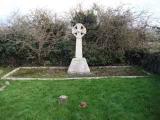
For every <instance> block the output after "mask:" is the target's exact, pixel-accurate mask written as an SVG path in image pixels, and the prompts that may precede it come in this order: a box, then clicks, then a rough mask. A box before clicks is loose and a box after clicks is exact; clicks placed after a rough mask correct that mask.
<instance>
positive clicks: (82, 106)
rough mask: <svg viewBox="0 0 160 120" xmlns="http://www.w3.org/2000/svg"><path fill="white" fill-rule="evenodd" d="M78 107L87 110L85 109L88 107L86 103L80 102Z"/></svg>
mask: <svg viewBox="0 0 160 120" xmlns="http://www.w3.org/2000/svg"><path fill="white" fill-rule="evenodd" d="M79 107H80V108H87V107H88V105H87V102H85V101H82V102H81V103H80V105H79Z"/></svg>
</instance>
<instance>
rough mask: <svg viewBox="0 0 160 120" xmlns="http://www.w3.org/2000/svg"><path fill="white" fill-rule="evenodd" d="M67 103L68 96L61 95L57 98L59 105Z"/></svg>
mask: <svg viewBox="0 0 160 120" xmlns="http://www.w3.org/2000/svg"><path fill="white" fill-rule="evenodd" d="M67 101H68V96H66V95H61V96H59V98H58V102H59V104H66V103H67Z"/></svg>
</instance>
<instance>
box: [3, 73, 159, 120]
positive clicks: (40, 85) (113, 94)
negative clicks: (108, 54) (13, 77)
mask: <svg viewBox="0 0 160 120" xmlns="http://www.w3.org/2000/svg"><path fill="white" fill-rule="evenodd" d="M60 95H67V96H69V100H68V104H67V105H64V106H62V105H59V104H58V102H57V98H58V96H60ZM81 101H86V102H87V103H88V108H86V109H81V108H79V103H80V102H81ZM0 120H160V77H158V76H150V77H146V78H132V79H127V78H126V79H122V78H108V79H99V80H75V81H74V80H68V81H14V82H13V81H12V82H11V85H10V86H9V87H7V88H6V89H5V91H3V92H0Z"/></svg>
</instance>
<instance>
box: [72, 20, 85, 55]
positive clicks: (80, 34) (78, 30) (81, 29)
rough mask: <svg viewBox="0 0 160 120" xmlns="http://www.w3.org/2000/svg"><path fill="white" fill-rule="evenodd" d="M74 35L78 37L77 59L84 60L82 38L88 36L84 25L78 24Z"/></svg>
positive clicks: (74, 29) (73, 30)
mask: <svg viewBox="0 0 160 120" xmlns="http://www.w3.org/2000/svg"><path fill="white" fill-rule="evenodd" d="M72 34H73V35H74V36H75V37H76V52H75V57H76V58H82V57H83V55H82V37H83V36H84V35H85V34H86V28H85V27H84V25H83V24H81V23H77V24H76V25H75V26H74V27H73V28H72Z"/></svg>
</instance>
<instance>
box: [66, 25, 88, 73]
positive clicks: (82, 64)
mask: <svg viewBox="0 0 160 120" xmlns="http://www.w3.org/2000/svg"><path fill="white" fill-rule="evenodd" d="M72 34H73V35H74V36H75V37H76V50H75V58H73V59H72V61H71V64H70V66H69V68H68V74H82V75H83V74H90V69H89V67H88V64H87V61H86V59H85V58H84V57H83V53H82V37H83V36H84V35H85V34H86V28H85V26H84V25H83V24H81V23H77V24H76V25H75V26H74V27H73V28H72Z"/></svg>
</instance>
